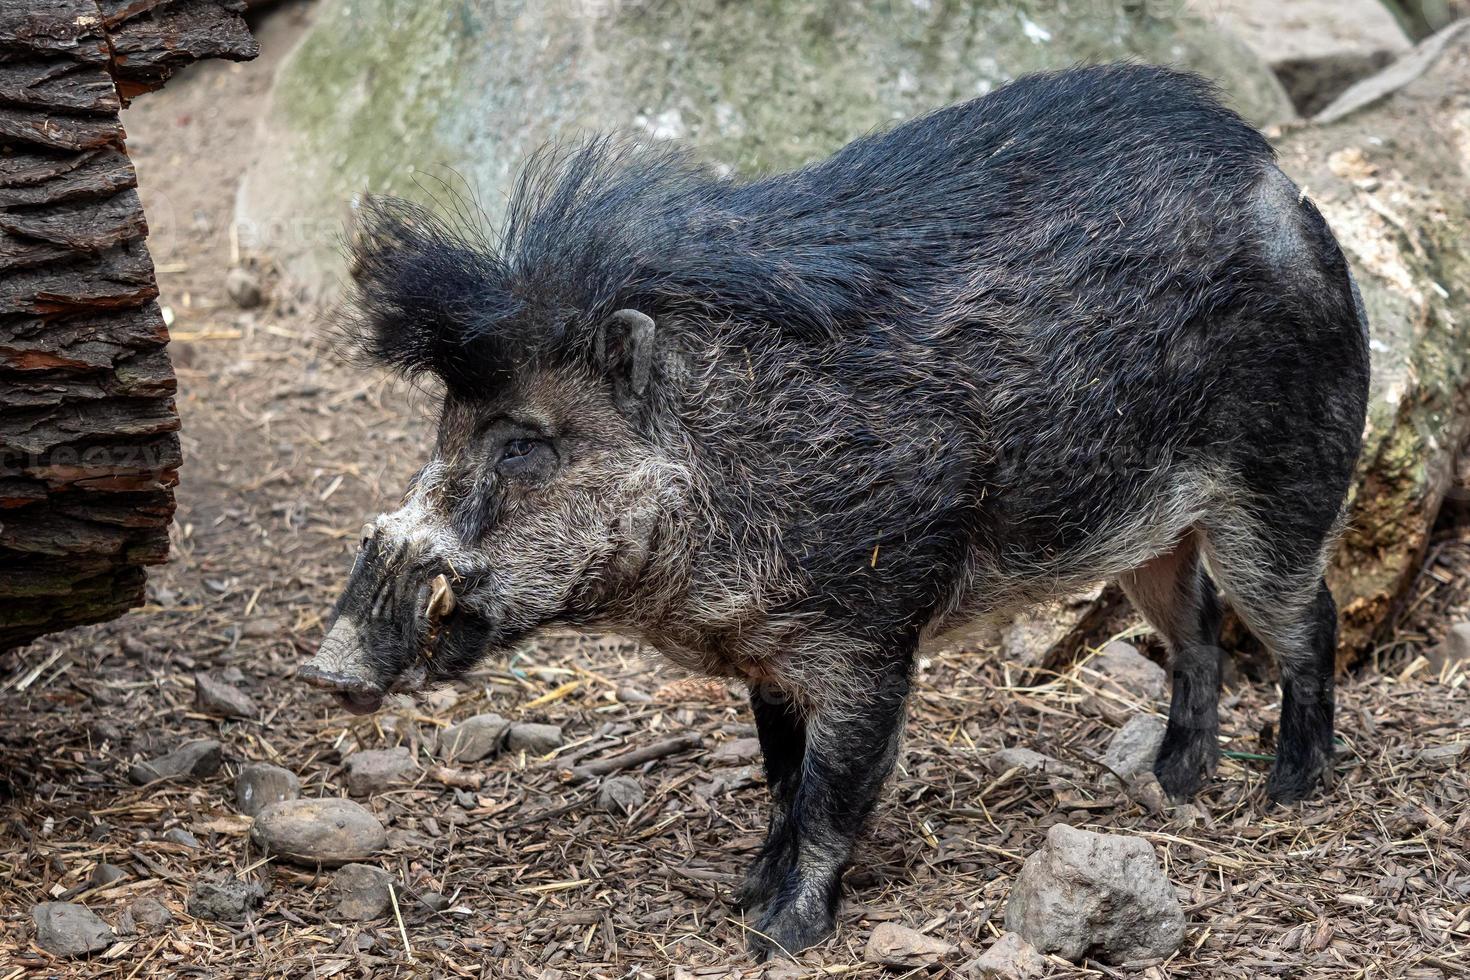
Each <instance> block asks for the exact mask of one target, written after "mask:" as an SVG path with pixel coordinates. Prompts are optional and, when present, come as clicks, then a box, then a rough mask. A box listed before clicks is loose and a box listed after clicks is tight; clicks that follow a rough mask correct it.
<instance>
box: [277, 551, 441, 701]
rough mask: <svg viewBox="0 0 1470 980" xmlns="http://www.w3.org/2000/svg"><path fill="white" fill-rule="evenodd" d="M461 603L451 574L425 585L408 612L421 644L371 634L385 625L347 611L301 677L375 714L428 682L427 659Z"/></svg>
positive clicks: (304, 666) (381, 631)
mask: <svg viewBox="0 0 1470 980" xmlns="http://www.w3.org/2000/svg"><path fill="white" fill-rule="evenodd" d="M349 591H350V586H349ZM457 605H458V600H457V599H456V597H455V594H454V587H453V586H452V585H451V584H450V581H449V578H448V576H446V575H437V576H435V577H434V578H433V579H432V580H430V581H429V582H427V583H425V584H424V585H423V586H421V587H420V589H419V591H418V597H417V600H416V601H415V604H414V605H413V606H412V607H410V610H411V611H409V610H406V611H405V619H404V620H402V622H407V623H412V624H414V625H413V626H412V627H411V629H410V632H411V633H414V634H417V636H418V638H419V642H418V644H417V645H415V644H414V643H413V642H412V641H410V642H409V643H407V644H405V643H403V641H402V639H398V638H396V637H395V638H394V639H393V640H389V639H387V635H391V634H392V633H393V631H392V630H391V629H387V630H384V629H379V630H378V631H377V635H376V636H374V635H370V633H371V631H372V630H373V629H374V627H375V626H382V625H383V624H381V623H379V622H378V621H377V620H374V619H372V618H371V617H369V618H368V620H367V621H366V622H365V624H363V623H359V616H360V612H359V613H358V614H353V613H352V612H350V611H349V612H347V613H344V614H343V615H341V616H339V617H338V618H337V621H336V622H335V623H334V624H333V625H332V628H331V629H330V630H328V631H327V635H326V636H325V637H324V638H323V639H322V645H321V647H320V648H318V650H317V653H316V656H314V657H312V658H311V659H310V660H308V661H307V662H306V663H304V664H302V665H301V666H300V667H299V668H297V670H296V676H297V679H299V680H301V681H303V682H305V683H307V684H310V685H311V686H313V687H318V688H321V689H322V690H326V691H331V692H332V693H333V694H334V695H336V697H337V700H338V702H339V703H341V705H342V706H343V707H344V708H346V709H347V710H349V711H351V712H354V713H356V714H371V713H372V712H374V711H376V710H378V708H379V707H381V706H382V703H383V698H384V697H385V696H386V695H387V694H389V693H390V692H394V691H413V690H416V689H417V688H418V687H420V686H421V685H422V684H423V683H424V680H425V677H426V675H427V673H428V671H427V667H426V664H425V662H426V661H428V660H430V659H432V657H433V647H434V646H435V645H436V644H437V643H438V642H439V639H440V631H441V628H442V627H443V626H444V622H445V620H447V619H449V618H451V617H452V616H453V615H454V612H455V608H456V607H457ZM390 622H391V621H390ZM395 641H396V642H395ZM385 642H386V644H387V645H386V646H385ZM374 646H378V647H379V654H380V655H379V656H374V654H373V647H374ZM389 650H391V653H388V651H389ZM382 654H387V655H386V656H385V655H382Z"/></svg>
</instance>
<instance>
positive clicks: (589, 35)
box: [239, 0, 1293, 287]
mask: <svg viewBox="0 0 1470 980" xmlns="http://www.w3.org/2000/svg"><path fill="white" fill-rule="evenodd" d="M671 9H675V8H669V7H667V6H663V5H657V4H655V5H646V4H634V3H587V2H586V0H534V2H533V0H504V2H499V3H493V4H492V3H487V2H484V0H445V2H440V3H420V4H409V3H402V2H400V0H325V2H324V3H322V5H321V7H320V9H319V11H318V13H317V20H316V23H315V25H314V27H313V28H312V30H311V32H310V34H309V35H308V36H307V37H306V38H305V39H304V40H303V42H302V44H301V45H300V47H299V48H298V49H297V51H296V52H295V53H294V54H293V56H292V57H291V58H290V60H289V61H288V62H287V63H286V64H285V65H283V66H282V69H281V72H280V74H279V76H278V79H277V82H276V86H275V90H274V94H273V99H274V106H273V108H272V111H271V112H269V113H268V114H267V115H266V118H267V120H268V123H267V128H266V130H265V131H264V132H263V133H262V136H261V143H260V146H261V152H260V154H259V158H258V161H257V162H256V164H255V165H254V167H253V169H252V171H251V173H250V175H249V177H248V178H247V181H246V184H245V186H244V187H243V189H242V192H241V195H240V198H239V209H240V211H239V216H240V219H241V239H242V243H243V244H244V245H245V246H246V247H247V248H250V249H253V250H257V251H263V252H268V253H271V254H273V255H274V256H275V257H276V258H278V259H282V260H284V261H285V263H286V264H287V267H288V270H289V272H291V273H292V274H293V276H294V277H295V278H297V279H298V280H303V281H305V282H306V283H307V284H309V285H316V286H318V287H322V286H326V285H328V284H329V283H331V282H332V281H333V280H334V274H335V272H336V271H337V270H338V269H339V263H338V259H337V257H336V255H335V251H336V242H337V241H338V240H339V238H340V232H341V229H342V224H343V219H344V218H345V217H346V216H347V211H348V206H349V202H351V201H352V200H353V199H354V198H355V197H356V196H357V195H359V194H361V193H362V192H363V191H364V190H373V191H377V192H391V193H399V194H406V195H409V196H412V197H417V198H419V199H426V198H434V199H436V200H438V201H440V202H443V201H445V200H446V199H449V198H452V197H454V196H455V195H459V196H465V195H469V196H472V197H473V198H474V202H475V206H476V207H479V208H482V209H483V210H484V211H485V212H486V214H487V216H488V217H489V218H490V219H491V220H495V219H496V218H497V216H498V212H499V209H500V208H501V206H502V203H503V194H504V192H505V191H506V189H507V188H508V186H509V184H510V181H511V179H512V175H513V174H514V173H515V172H516V171H517V170H518V169H519V167H520V165H521V163H522V161H524V160H525V158H526V157H527V156H528V155H529V154H530V153H531V152H533V151H534V150H536V149H537V148H538V147H540V146H541V145H542V144H544V143H545V142H547V141H548V140H550V139H563V140H565V139H572V138H575V137H576V136H578V135H579V134H582V133H586V132H589V131H606V130H619V131H631V132H635V133H642V134H645V135H648V136H651V137H653V138H656V139H664V138H679V139H681V140H684V141H687V142H688V143H690V144H691V145H693V146H694V147H696V148H697V149H698V151H699V152H700V154H701V155H703V156H704V157H706V158H707V159H709V160H711V161H713V162H716V163H718V164H723V165H727V166H730V167H734V168H735V169H737V170H739V171H740V172H742V173H756V172H760V171H765V170H772V169H783V168H789V167H793V166H797V165H799V164H802V163H806V162H809V161H811V160H814V159H817V158H819V157H821V156H823V155H825V154H827V153H829V152H831V151H832V150H833V149H835V148H836V147H838V146H840V145H841V144H843V143H845V142H847V141H848V140H850V139H852V138H854V137H855V136H858V135H861V134H863V133H866V132H868V131H869V130H871V129H873V128H874V127H875V126H881V125H884V124H887V123H890V122H892V121H894V120H897V119H902V118H906V117H909V116H913V115H915V114H917V113H920V112H923V111H925V110H927V109H931V108H934V107H936V106H939V105H943V104H946V103H950V102H956V101H961V100H964V99H968V98H972V97H974V96H976V95H979V94H982V93H984V92H988V91H990V90H991V89H992V88H994V87H996V86H997V85H1000V84H1001V83H1003V82H1005V81H1007V80H1008V79H1011V78H1014V77H1016V76H1017V75H1021V74H1024V73H1026V72H1030V71H1036V70H1039V69H1048V68H1062V67H1066V66H1068V65H1072V64H1075V63H1078V62H1097V61H1110V60H1116V59H1119V58H1136V59H1139V60H1143V61H1152V62H1165V63H1173V64H1180V65H1184V66H1187V67H1191V68H1195V69H1197V70H1199V71H1201V72H1203V73H1204V74H1207V75H1210V76H1212V77H1214V78H1217V79H1220V80H1221V81H1222V82H1223V83H1224V84H1225V87H1226V89H1227V90H1228V91H1229V92H1230V94H1231V97H1232V98H1233V100H1234V101H1235V102H1236V104H1237V105H1238V106H1239V107H1240V108H1241V109H1242V110H1243V111H1244V112H1245V114H1246V115H1247V116H1249V117H1250V118H1251V119H1252V120H1254V121H1255V122H1258V123H1270V122H1276V121H1281V120H1284V119H1288V118H1290V117H1291V116H1292V115H1293V110H1292V109H1291V106H1290V102H1289V100H1288V99H1287V97H1286V94H1285V92H1284V91H1283V90H1282V88H1281V85H1280V83H1279V82H1277V80H1276V78H1275V76H1274V75H1272V74H1271V72H1270V71H1269V69H1267V68H1266V67H1265V65H1263V64H1262V63H1261V61H1260V59H1259V58H1258V57H1257V56H1256V55H1255V54H1253V53H1252V52H1251V51H1250V50H1249V49H1248V48H1246V47H1245V45H1244V44H1242V43H1240V42H1239V41H1236V40H1235V39H1233V38H1232V37H1230V36H1229V35H1228V34H1226V33H1224V32H1222V31H1221V30H1220V29H1219V28H1218V27H1216V26H1213V25H1209V24H1207V23H1205V21H1204V20H1203V19H1201V18H1199V17H1197V16H1196V15H1194V14H1189V13H1185V12H1182V11H1180V10H1178V9H1177V5H1173V4H1157V3H1150V4H1142V3H1137V2H1134V0H1093V2H1090V3H1086V4H1073V5H1071V6H1070V7H1068V6H1067V5H1058V4H1055V3H1053V2H1051V0H959V2H953V3H928V2H923V3H920V2H914V3H882V4H874V3H869V2H867V0H837V2H826V0H785V2H782V3H729V2H726V0H686V2H684V3H681V4H679V5H678V7H677V8H676V10H677V12H676V13H673V14H671V13H670V10H671ZM732 39H738V40H739V42H740V43H732ZM424 170H427V171H428V173H427V174H425V173H423V172H416V171H424Z"/></svg>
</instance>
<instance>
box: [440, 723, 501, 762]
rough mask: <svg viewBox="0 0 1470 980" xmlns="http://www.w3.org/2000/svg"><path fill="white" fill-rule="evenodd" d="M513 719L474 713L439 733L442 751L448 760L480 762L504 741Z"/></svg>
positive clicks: (497, 749) (495, 750)
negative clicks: (471, 716)
mask: <svg viewBox="0 0 1470 980" xmlns="http://www.w3.org/2000/svg"><path fill="white" fill-rule="evenodd" d="M508 731H510V722H508V721H506V720H505V719H504V718H502V717H500V716H499V715H497V714H484V715H475V716H474V717H473V718H466V719H465V720H464V721H462V722H460V723H459V724H458V725H453V726H451V727H449V728H448V729H446V730H445V732H444V734H442V735H440V736H439V753H440V755H442V756H443V758H444V761H446V762H479V761H480V760H481V759H483V758H485V757H486V756H490V755H494V754H495V753H497V752H499V751H500V748H501V746H502V745H504V744H505V735H506V733H507V732H508Z"/></svg>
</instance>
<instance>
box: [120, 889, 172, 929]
mask: <svg viewBox="0 0 1470 980" xmlns="http://www.w3.org/2000/svg"><path fill="white" fill-rule="evenodd" d="M123 915H125V916H127V917H128V919H129V920H130V921H131V922H132V923H133V925H134V926H135V927H138V926H141V927H144V928H147V929H162V928H163V927H165V926H167V925H169V924H170V923H172V922H173V921H174V916H173V913H172V912H170V911H169V910H168V907H167V906H166V905H164V904H163V903H162V902H160V901H159V900H158V899H156V898H152V897H150V896H148V895H143V896H141V897H139V898H135V899H133V902H132V904H130V905H129V906H128V907H127V908H126V909H125V910H124V911H123Z"/></svg>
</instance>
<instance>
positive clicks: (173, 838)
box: [162, 827, 199, 848]
mask: <svg viewBox="0 0 1470 980" xmlns="http://www.w3.org/2000/svg"><path fill="white" fill-rule="evenodd" d="M162 839H163V840H166V841H168V842H169V843H170V844H182V845H183V846H184V847H195V848H197V847H198V846H199V838H198V837H195V836H194V835H193V834H191V833H189V832H188V831H187V830H185V829H184V828H183V827H170V828H169V829H168V830H165V831H164V832H163V834H162Z"/></svg>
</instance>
